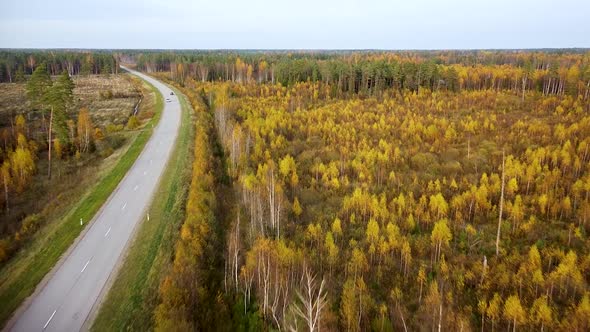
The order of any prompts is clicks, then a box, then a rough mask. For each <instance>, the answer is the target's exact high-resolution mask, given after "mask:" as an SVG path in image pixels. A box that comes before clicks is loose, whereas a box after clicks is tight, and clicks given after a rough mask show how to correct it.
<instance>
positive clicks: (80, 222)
mask: <svg viewBox="0 0 590 332" xmlns="http://www.w3.org/2000/svg"><path fill="white" fill-rule="evenodd" d="M80 226H82V218H80Z"/></svg>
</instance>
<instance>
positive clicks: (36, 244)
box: [0, 84, 163, 325]
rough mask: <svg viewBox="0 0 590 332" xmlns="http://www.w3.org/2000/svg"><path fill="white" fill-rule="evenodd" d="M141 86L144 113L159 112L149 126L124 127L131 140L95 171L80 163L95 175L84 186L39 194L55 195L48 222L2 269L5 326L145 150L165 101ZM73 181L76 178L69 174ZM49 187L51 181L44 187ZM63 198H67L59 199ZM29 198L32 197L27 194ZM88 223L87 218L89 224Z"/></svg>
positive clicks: (0, 284) (1, 315) (45, 210)
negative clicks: (81, 224)
mask: <svg viewBox="0 0 590 332" xmlns="http://www.w3.org/2000/svg"><path fill="white" fill-rule="evenodd" d="M141 88H142V89H144V93H143V95H144V97H145V99H146V101H145V102H144V103H142V110H140V112H142V111H145V113H148V114H155V115H154V116H153V117H152V119H151V120H150V121H148V122H146V123H145V124H144V126H143V127H142V128H145V130H144V129H142V128H140V129H139V130H136V131H128V132H125V133H124V135H126V136H127V138H126V140H125V141H126V142H128V143H126V144H124V145H123V146H121V147H120V148H119V150H118V151H116V152H115V153H113V154H112V155H110V156H109V157H107V158H106V159H104V160H102V161H95V163H96V164H93V165H94V166H93V167H94V168H92V170H94V172H95V173H92V172H91V171H90V170H91V168H88V167H81V168H80V169H81V171H79V173H80V174H86V175H91V174H94V176H90V179H85V180H86V182H83V185H84V186H83V187H81V186H80V185H73V186H72V187H66V188H65V190H64V192H62V193H60V194H57V193H56V192H54V191H53V190H48V191H45V192H43V193H42V194H40V195H41V196H40V197H46V198H47V199H50V198H51V197H53V198H54V199H55V201H50V202H48V203H47V205H46V206H45V207H44V208H43V209H42V211H41V212H40V213H41V214H43V217H44V219H45V223H44V224H43V225H42V226H41V228H40V229H39V231H38V232H37V233H36V234H35V235H34V236H33V237H32V238H31V239H30V241H28V243H27V244H25V246H24V247H23V248H21V250H20V251H19V252H18V253H17V254H16V256H15V257H13V258H12V259H11V260H10V261H8V262H7V263H6V264H5V265H4V266H2V268H1V269H0V303H2V306H1V307H0V324H1V325H3V324H5V323H6V321H7V320H8V319H9V318H10V315H11V314H12V312H13V311H14V310H15V309H16V308H17V307H18V306H19V305H20V303H22V301H24V300H25V299H26V297H27V296H29V295H30V294H31V293H32V292H33V291H34V289H35V287H36V286H37V284H38V283H39V282H40V281H41V280H42V279H43V278H44V276H45V275H46V274H47V273H48V272H49V271H50V270H51V268H52V267H53V266H54V265H55V263H57V262H58V261H59V259H60V257H61V256H62V254H63V253H64V252H65V251H66V250H67V249H68V248H69V247H70V245H71V244H72V243H73V242H74V240H75V239H76V238H77V237H78V235H79V234H80V232H82V231H83V229H84V228H83V227H80V224H79V220H80V218H82V219H83V220H85V221H88V220H91V219H92V217H93V216H94V214H95V213H96V212H97V211H98V209H99V208H100V207H101V206H102V204H103V203H104V202H105V201H106V199H107V198H108V197H109V195H110V194H111V192H112V191H113V190H114V189H115V188H116V186H117V184H118V183H119V181H120V180H121V179H122V178H123V177H124V175H125V174H126V172H127V170H128V169H129V168H130V167H131V165H132V164H133V162H134V161H135V159H136V158H137V156H138V155H139V154H140V153H141V151H142V150H143V147H144V145H145V143H146V142H147V140H148V139H149V137H150V136H151V132H152V129H151V128H152V124H155V123H157V121H158V120H159V117H160V113H161V110H162V108H163V100H162V97H161V95H159V94H157V93H156V92H155V89H154V88H153V87H151V86H148V85H147V84H146V85H143V86H142V87H141ZM82 170H84V171H82ZM83 172H84V173H83ZM69 181H70V182H72V181H75V179H72V178H70V180H69ZM64 182H66V181H64ZM73 183H74V184H75V182H73ZM48 188H52V186H48V187H47V188H46V189H48ZM29 195H33V194H29ZM60 197H63V198H66V199H64V200H60V199H59V198H60ZM31 199H32V198H31V197H30V196H29V198H27V200H31ZM87 225H88V224H87V223H86V224H85V226H87Z"/></svg>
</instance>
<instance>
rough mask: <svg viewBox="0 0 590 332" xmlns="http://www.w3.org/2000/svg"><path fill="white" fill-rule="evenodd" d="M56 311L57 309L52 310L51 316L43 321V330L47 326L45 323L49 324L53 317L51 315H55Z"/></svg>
mask: <svg viewBox="0 0 590 332" xmlns="http://www.w3.org/2000/svg"><path fill="white" fill-rule="evenodd" d="M56 312H57V310H53V313H52V314H51V317H49V319H48V320H47V323H45V325H43V329H44V330H45V329H46V328H47V325H49V322H51V320H52V319H53V316H55V313H56Z"/></svg>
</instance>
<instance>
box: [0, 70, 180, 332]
mask: <svg viewBox="0 0 590 332" xmlns="http://www.w3.org/2000/svg"><path fill="white" fill-rule="evenodd" d="M121 67H122V68H123V69H124V70H126V71H127V72H128V73H129V74H131V75H135V74H134V73H133V72H132V71H131V70H129V69H128V68H126V67H123V66H121ZM135 76H136V77H139V76H137V75H135ZM139 78H140V79H141V80H142V81H144V82H145V83H146V84H148V85H149V86H150V87H151V88H152V89H153V91H155V92H156V93H158V94H160V95H161V96H162V98H163V99H164V96H163V95H162V93H161V92H160V90H158V88H156V87H155V86H154V85H152V84H151V83H150V82H148V81H146V80H144V79H143V78H141V77H139ZM162 84H164V83H162ZM165 107H166V105H165V101H164V103H163V104H162V109H161V110H159V112H163V111H164V108H165ZM157 113H158V111H156V113H155V114H154V117H155V116H157ZM160 118H161V116H160V117H158V118H157V123H156V124H155V126H154V127H153V130H152V132H151V133H150V137H149V138H148V139H147V140H146V141H145V143H144V145H143V147H142V150H141V152H140V153H139V154H138V155H137V156H136V157H135V160H134V161H133V163H132V164H131V167H130V168H129V169H128V170H127V172H126V173H125V175H124V176H123V177H122V178H121V180H119V183H118V184H117V186H116V187H115V189H114V190H113V191H112V192H111V193H110V194H109V197H108V198H107V199H106V201H104V203H103V204H102V205H101V207H100V208H99V209H98V211H96V213H95V214H94V216H93V217H92V219H90V220H89V221H87V222H86V226H85V227H84V229H83V230H82V231H81V232H80V234H78V236H77V237H76V239H75V240H74V242H73V243H72V244H71V245H70V246H69V247H68V249H67V250H66V251H65V252H64V253H63V254H62V255H61V257H60V258H59V260H58V261H57V262H56V263H55V265H54V266H53V267H52V268H51V270H50V271H49V272H47V274H45V276H44V277H43V279H41V281H40V282H39V283H38V284H37V286H36V287H35V291H33V293H31V294H30V295H29V296H28V297H27V298H26V299H25V300H24V301H23V302H22V303H21V304H20V305H19V307H18V308H17V309H16V310H15V311H14V312H13V313H12V316H11V317H10V319H9V320H8V321H6V324H5V325H4V327H2V331H10V330H11V329H12V327H13V326H14V325H15V323H16V321H17V319H18V317H19V316H20V315H21V314H22V313H23V312H25V311H26V310H27V309H28V308H29V307H30V305H31V302H32V301H33V299H34V298H35V296H36V295H38V294H39V293H40V292H41V291H42V290H43V288H44V287H45V286H46V285H47V283H48V282H49V280H50V279H51V278H52V277H53V276H54V275H55V273H56V272H57V271H58V270H59V268H60V267H61V266H62V265H63V263H64V262H65V260H66V259H67V258H68V257H69V256H70V255H71V254H72V252H73V251H74V249H75V248H76V247H77V246H78V245H79V243H80V241H81V240H82V239H83V238H84V236H85V235H86V233H88V231H90V229H91V228H92V227H93V226H94V221H95V220H96V219H97V218H98V217H100V216H101V215H102V213H103V212H104V208H105V206H107V205H108V203H109V202H110V201H111V200H112V199H113V197H114V196H115V194H116V193H117V192H118V191H119V189H120V186H121V183H122V182H123V181H124V180H125V179H126V178H127V175H128V174H129V170H130V169H132V168H133V165H135V163H136V162H137V160H139V158H140V157H141V155H142V154H143V153H144V151H145V145H146V144H147V143H148V142H149V140H150V139H151V136H152V134H153V131H154V130H155V129H156V128H157V127H158V126H159V124H160ZM152 119H153V118H152ZM151 121H152V120H150V122H151ZM148 124H149V122H148ZM146 125H147V124H146ZM136 139H137V138H136ZM174 146H176V140H175V142H174ZM168 161H169V160H168ZM168 161H166V164H168ZM160 181H161V177H160V179H158V184H157V186H158V185H159V183H160ZM152 200H153V197H152V198H150V202H151V201H152ZM146 208H148V206H146V207H145V208H144V210H143V211H145V209H146ZM140 223H141V221H140ZM136 229H137V225H135V227H134V228H133V231H132V233H131V238H130V239H133V237H134V236H135V232H136ZM129 243H130V241H129V240H128V241H127V243H126V244H125V247H124V249H123V252H122V253H121V256H120V257H119V258H118V259H117V264H116V265H115V268H114V269H113V271H115V270H117V272H118V269H119V267H120V263H121V262H120V261H121V257H122V256H124V255H125V252H126V251H127V249H128V246H129ZM113 271H111V273H110V274H109V278H108V279H107V282H106V283H105V286H106V285H107V284H109V285H110V283H112V281H111V279H112V278H111V276H112V273H113ZM103 292H104V286H103V289H102V290H101V292H100V294H99V297H98V298H97V301H98V299H102V298H103V297H104V294H103ZM97 301H95V303H94V304H93V306H92V308H91V310H90V313H89V314H88V316H87V317H86V321H85V322H84V324H83V325H82V329H83V330H84V329H85V328H87V326H86V325H87V321H88V317H90V316H92V315H93V314H94V312H95V311H96V309H95V306H96V303H97Z"/></svg>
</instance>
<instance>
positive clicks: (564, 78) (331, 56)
mask: <svg viewBox="0 0 590 332" xmlns="http://www.w3.org/2000/svg"><path fill="white" fill-rule="evenodd" d="M126 56H127V57H128V58H129V59H130V60H132V61H135V62H136V64H137V68H138V69H140V70H143V71H147V72H170V73H172V77H173V78H174V79H175V80H176V81H177V82H178V83H180V84H181V85H183V84H184V82H185V81H186V79H187V78H189V77H190V78H193V79H195V80H199V81H201V82H206V81H232V82H239V83H253V82H258V83H280V84H282V85H283V86H292V85H294V84H296V83H298V82H305V81H311V82H320V83H322V84H326V85H329V86H330V88H331V89H332V96H333V97H338V96H340V95H342V94H350V93H355V94H361V95H364V96H372V95H375V94H380V93H382V92H383V91H385V90H387V89H390V88H395V89H398V90H399V91H404V90H409V91H418V90H419V89H421V88H426V89H429V90H432V91H437V90H450V91H454V92H457V91H462V90H486V89H492V90H512V91H516V92H519V93H521V94H522V95H524V94H526V92H527V91H539V92H542V93H543V94H544V95H551V94H553V95H564V94H568V95H577V94H581V95H583V96H584V98H588V97H589V96H590V53H588V52H586V53H583V52H571V53H568V52H567V51H564V52H555V53H547V52H538V51H503V52H502V51H495V52H492V51H463V52H461V51H413V52H410V51H407V52H385V51H383V52H377V51H366V52H361V51H357V52H352V51H351V52H311V51H308V52H304V51H300V52H296V51H294V52H287V51H283V52H270V51H268V52H262V51H259V52H256V51H250V52H247V51H244V52H237V51H225V52H223V51H170V52H144V53H142V52H138V53H128V54H126Z"/></svg>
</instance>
